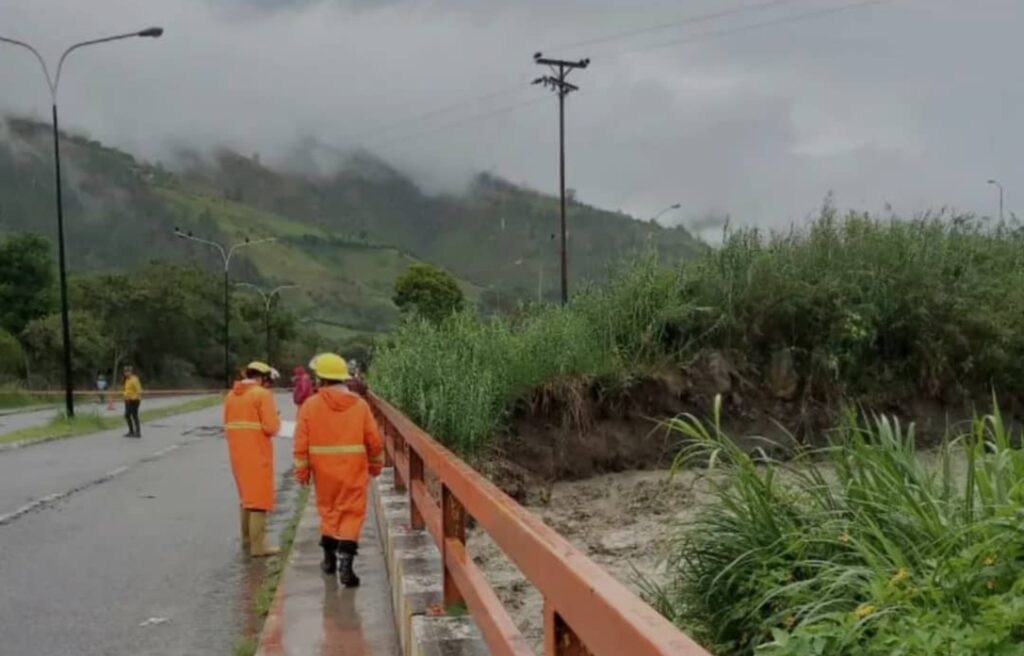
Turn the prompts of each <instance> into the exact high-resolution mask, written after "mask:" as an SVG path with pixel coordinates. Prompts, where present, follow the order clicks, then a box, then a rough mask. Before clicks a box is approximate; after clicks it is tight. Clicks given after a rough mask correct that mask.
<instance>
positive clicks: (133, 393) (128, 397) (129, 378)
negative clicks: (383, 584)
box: [122, 366, 142, 437]
mask: <svg viewBox="0 0 1024 656" xmlns="http://www.w3.org/2000/svg"><path fill="white" fill-rule="evenodd" d="M122 396H123V397H124V419H125V421H126V422H128V432H127V433H126V434H125V437H142V424H141V423H139V406H140V405H142V383H141V382H140V381H139V377H138V376H136V375H135V371H134V370H133V369H132V368H131V366H126V367H125V368H124V391H123V394H122Z"/></svg>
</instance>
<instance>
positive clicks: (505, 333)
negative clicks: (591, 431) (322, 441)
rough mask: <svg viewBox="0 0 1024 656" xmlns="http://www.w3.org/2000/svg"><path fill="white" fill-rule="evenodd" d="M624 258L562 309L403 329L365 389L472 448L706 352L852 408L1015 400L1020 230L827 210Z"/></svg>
mask: <svg viewBox="0 0 1024 656" xmlns="http://www.w3.org/2000/svg"><path fill="white" fill-rule="evenodd" d="M667 265H668V263H665V262H658V260H657V259H656V258H655V257H653V256H645V255H640V256H634V257H630V258H627V259H625V260H624V261H623V262H622V263H620V264H619V265H618V266H616V267H615V268H614V270H613V271H612V275H611V276H610V279H609V280H608V282H607V283H606V284H603V285H590V286H586V287H584V288H583V289H582V291H580V292H579V293H578V294H576V295H575V296H574V298H573V299H572V301H571V303H570V304H569V306H568V307H567V308H551V307H537V306H528V307H523V308H522V309H521V310H520V311H519V312H518V313H516V314H515V315H513V316H506V317H499V318H493V319H481V318H479V317H477V316H475V315H473V314H471V313H465V314H461V315H458V316H455V317H452V318H451V319H449V320H448V321H446V322H443V323H441V324H440V325H437V324H431V323H428V322H424V321H419V322H411V323H407V324H405V325H403V326H402V327H401V328H400V329H399V331H398V333H397V334H396V335H395V336H394V337H393V338H392V339H390V340H389V342H388V343H387V344H385V345H383V346H382V347H380V348H379V349H378V351H377V352H376V354H375V359H374V368H373V371H372V373H371V376H372V383H373V384H374V386H375V387H376V389H377V390H378V391H380V392H381V393H383V394H384V395H385V396H386V397H387V398H389V399H390V400H391V401H393V402H395V403H397V404H398V405H399V406H400V407H402V408H403V409H404V410H405V411H406V412H408V413H410V414H411V415H412V417H413V418H414V419H415V420H417V421H419V422H420V423H421V424H423V425H424V426H425V427H426V428H427V429H428V430H430V431H432V432H433V433H434V434H435V435H437V436H438V437H440V438H441V439H444V440H446V441H448V442H449V443H450V444H452V445H454V446H456V447H457V448H460V449H469V450H471V449H474V448H477V447H479V446H480V445H481V444H482V443H484V442H486V441H487V440H488V439H490V438H491V437H492V436H493V435H494V434H495V433H496V432H497V431H498V430H499V429H500V428H501V427H502V426H503V423H504V421H505V418H506V417H507V415H508V412H509V408H510V407H511V405H512V404H513V403H514V401H515V400H516V399H517V398H520V397H521V396H523V395H525V394H527V393H529V392H530V391H531V390H533V389H534V388H536V387H538V386H542V385H545V384H546V383H550V382H552V381H553V380H554V379H557V378H559V377H565V376H580V377H589V378H602V377H610V376H614V377H617V378H620V379H627V378H629V377H630V376H632V375H633V374H635V373H638V372H639V373H643V371H644V370H646V369H649V368H651V367H652V366H661V365H663V364H664V363H665V362H676V363H680V362H684V361H686V360H687V359H688V358H689V357H691V356H692V355H693V354H695V353H697V352H700V351H703V350H718V351H725V352H728V353H729V354H730V357H731V358H734V359H735V360H736V363H735V364H736V365H737V366H739V367H741V368H742V369H743V371H744V376H745V377H746V378H747V379H748V380H752V381H753V382H755V383H758V382H760V381H762V380H765V379H766V378H767V375H766V372H767V370H768V368H769V365H770V363H771V362H772V359H773V356H774V355H775V354H777V353H779V352H780V351H785V352H787V353H789V354H790V355H791V358H790V360H791V361H792V363H793V372H792V373H793V375H795V376H796V378H797V379H798V381H799V383H798V388H797V389H798V391H799V393H800V394H802V395H804V397H810V398H816V399H820V400H824V401H837V400H840V399H852V400H854V401H857V402H862V403H872V402H899V401H902V400H907V399H911V398H918V397H927V398H933V399H936V400H938V401H940V402H949V403H953V402H959V401H963V400H965V399H967V398H974V399H977V398H984V397H985V396H986V395H987V394H988V393H989V392H990V391H991V390H992V389H993V388H995V389H997V390H999V391H1000V392H1004V391H1006V392H1012V391H1015V390H1019V389H1022V388H1024V330H1020V323H1021V320H1022V317H1024V233H1022V232H1021V231H1020V230H1011V229H1010V228H1009V227H1007V226H1005V225H997V226H988V225H986V224H985V223H984V222H981V221H976V220H974V219H972V218H970V217H958V216H945V215H934V216H925V217H921V218H918V219H915V220H911V221H900V220H896V219H884V220H879V219H874V218H871V217H869V216H867V215H862V214H856V213H851V214H849V215H847V216H845V217H839V216H838V215H837V214H836V212H835V211H834V210H833V209H831V208H830V207H826V208H825V209H824V210H823V211H822V214H821V216H820V217H819V218H818V219H817V220H816V221H814V222H813V223H812V224H810V225H809V226H807V227H806V228H804V229H793V230H790V231H788V232H784V233H771V234H765V233H762V232H761V231H758V230H754V229H750V230H740V231H736V232H732V233H729V234H728V235H726V239H725V242H724V244H723V245H722V246H721V247H720V248H715V249H710V248H709V249H708V250H707V251H706V252H704V253H703V254H702V255H701V256H700V257H698V258H697V259H696V260H693V261H689V262H685V263H682V264H681V265H679V266H676V267H674V268H671V267H669V266H667Z"/></svg>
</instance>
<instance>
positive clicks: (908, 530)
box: [648, 408, 1024, 656]
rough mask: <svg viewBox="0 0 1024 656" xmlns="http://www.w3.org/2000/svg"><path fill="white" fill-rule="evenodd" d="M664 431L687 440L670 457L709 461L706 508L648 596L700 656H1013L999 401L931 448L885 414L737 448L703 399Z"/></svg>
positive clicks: (1011, 482)
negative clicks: (794, 447)
mask: <svg viewBox="0 0 1024 656" xmlns="http://www.w3.org/2000/svg"><path fill="white" fill-rule="evenodd" d="M670 425H671V426H672V428H674V429H675V430H676V431H678V432H679V433H680V434H681V435H682V436H684V437H685V438H687V439H688V440H689V441H690V446H688V447H687V448H686V449H685V450H684V451H683V453H681V454H680V457H679V459H678V460H677V466H685V465H687V464H690V463H691V462H693V461H694V460H695V459H697V460H700V461H702V462H705V463H708V464H709V466H710V467H711V468H712V469H713V470H714V471H713V473H711V474H710V475H709V480H710V481H711V485H712V489H713V502H712V503H710V504H709V505H708V506H706V507H705V508H703V509H702V510H701V511H700V512H699V513H698V514H697V516H696V517H695V519H694V520H693V521H692V522H690V523H689V524H687V525H686V526H685V527H684V530H683V531H682V532H681V533H680V536H679V538H678V539H677V541H676V543H675V545H674V549H673V553H672V557H671V559H670V562H669V566H670V572H671V573H672V575H673V577H672V579H671V581H670V582H669V584H668V585H666V586H664V587H657V586H652V585H648V591H649V593H650V594H649V597H650V598H651V599H652V600H653V601H655V602H656V604H657V606H658V608H659V609H660V610H661V611H662V612H664V613H665V614H666V615H668V616H669V617H670V618H671V619H672V620H673V621H675V622H676V623H677V624H679V625H680V626H681V627H683V628H684V629H686V630H689V631H690V632H692V634H693V635H695V636H697V637H698V638H699V639H701V640H702V641H704V642H705V644H707V645H708V646H709V648H711V649H712V650H713V651H714V652H715V653H718V654H722V655H723V656H727V655H733V654H735V655H751V654H758V655H759V656H761V655H771V656H783V655H785V656H811V655H816V656H818V655H820V656H826V655H828V656H843V655H846V654H849V655H853V654H858V655H861V654H868V655H877V656H882V655H883V654H884V655H887V656H888V655H893V654H901V655H906V656H911V655H913V656H925V655H926V654H950V655H952V654H993V655H994V654H1011V653H1019V648H1020V647H1019V645H1020V644H1021V641H1022V640H1024V630H1022V627H1024V597H1022V596H1021V595H1022V593H1024V534H1022V533H1021V530H1020V524H1019V522H1020V517H1021V515H1022V513H1024V452H1021V451H1019V450H1017V449H1016V448H1014V446H1013V444H1014V443H1016V442H1017V441H1018V440H1019V437H1020V436H1016V439H1015V438H1011V435H1010V434H1009V433H1008V431H1007V429H1006V427H1005V426H1004V425H1003V422H1002V419H1001V417H1000V414H999V411H998V408H996V410H995V411H994V412H993V413H992V414H990V415H987V416H984V417H979V418H977V419H975V420H974V422H973V423H972V424H971V425H970V427H969V428H967V429H965V431H964V432H963V433H961V434H957V435H955V436H954V437H953V438H952V439H951V440H950V441H949V442H948V443H947V444H946V445H945V446H944V447H943V448H941V449H940V450H939V451H938V453H937V454H934V457H932V456H931V454H929V456H928V457H924V456H922V454H919V453H918V452H917V451H916V450H915V447H914V430H913V426H912V425H911V426H909V427H903V426H901V425H900V424H899V423H898V422H896V421H894V420H890V419H887V418H885V417H873V418H863V419H858V418H856V417H852V418H850V419H849V420H848V421H847V423H846V424H845V425H844V426H842V427H841V428H840V429H839V430H838V431H837V432H836V433H835V434H834V435H833V436H832V443H831V446H830V447H828V448H825V449H822V450H818V451H814V452H808V451H798V452H797V456H796V457H795V458H794V459H793V460H790V461H787V462H780V461H776V460H773V459H771V458H769V457H768V456H766V455H765V454H764V453H763V452H755V453H753V454H752V453H749V452H747V451H744V450H743V449H741V448H739V447H738V446H737V445H736V444H735V443H734V442H733V441H732V440H730V439H729V438H728V437H727V436H725V435H723V434H722V432H721V430H720V429H719V422H718V412H717V408H716V413H715V421H714V423H713V424H712V425H711V426H706V425H704V424H702V423H701V422H700V421H698V420H697V419H695V418H694V417H692V416H688V417H683V418H680V419H677V420H673V421H672V422H670Z"/></svg>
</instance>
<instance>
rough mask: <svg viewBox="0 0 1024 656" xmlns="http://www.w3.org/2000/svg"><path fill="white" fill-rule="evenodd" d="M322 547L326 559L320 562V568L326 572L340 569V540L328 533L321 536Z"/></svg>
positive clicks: (331, 572)
mask: <svg viewBox="0 0 1024 656" xmlns="http://www.w3.org/2000/svg"><path fill="white" fill-rule="evenodd" d="M320 547H321V548H322V549H323V550H324V559H323V560H322V561H321V562H320V570H321V571H322V572H323V573H324V574H334V573H335V572H336V571H338V541H337V540H335V539H334V538H329V537H327V536H326V535H322V536H320Z"/></svg>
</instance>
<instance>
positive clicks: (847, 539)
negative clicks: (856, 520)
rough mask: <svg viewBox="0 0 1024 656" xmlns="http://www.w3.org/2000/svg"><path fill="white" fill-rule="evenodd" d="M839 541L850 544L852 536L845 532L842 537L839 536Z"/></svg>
mask: <svg viewBox="0 0 1024 656" xmlns="http://www.w3.org/2000/svg"><path fill="white" fill-rule="evenodd" d="M839 541H840V542H842V543H843V544H848V543H849V542H850V534H849V533H845V532H844V533H843V534H842V535H840V536H839Z"/></svg>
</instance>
